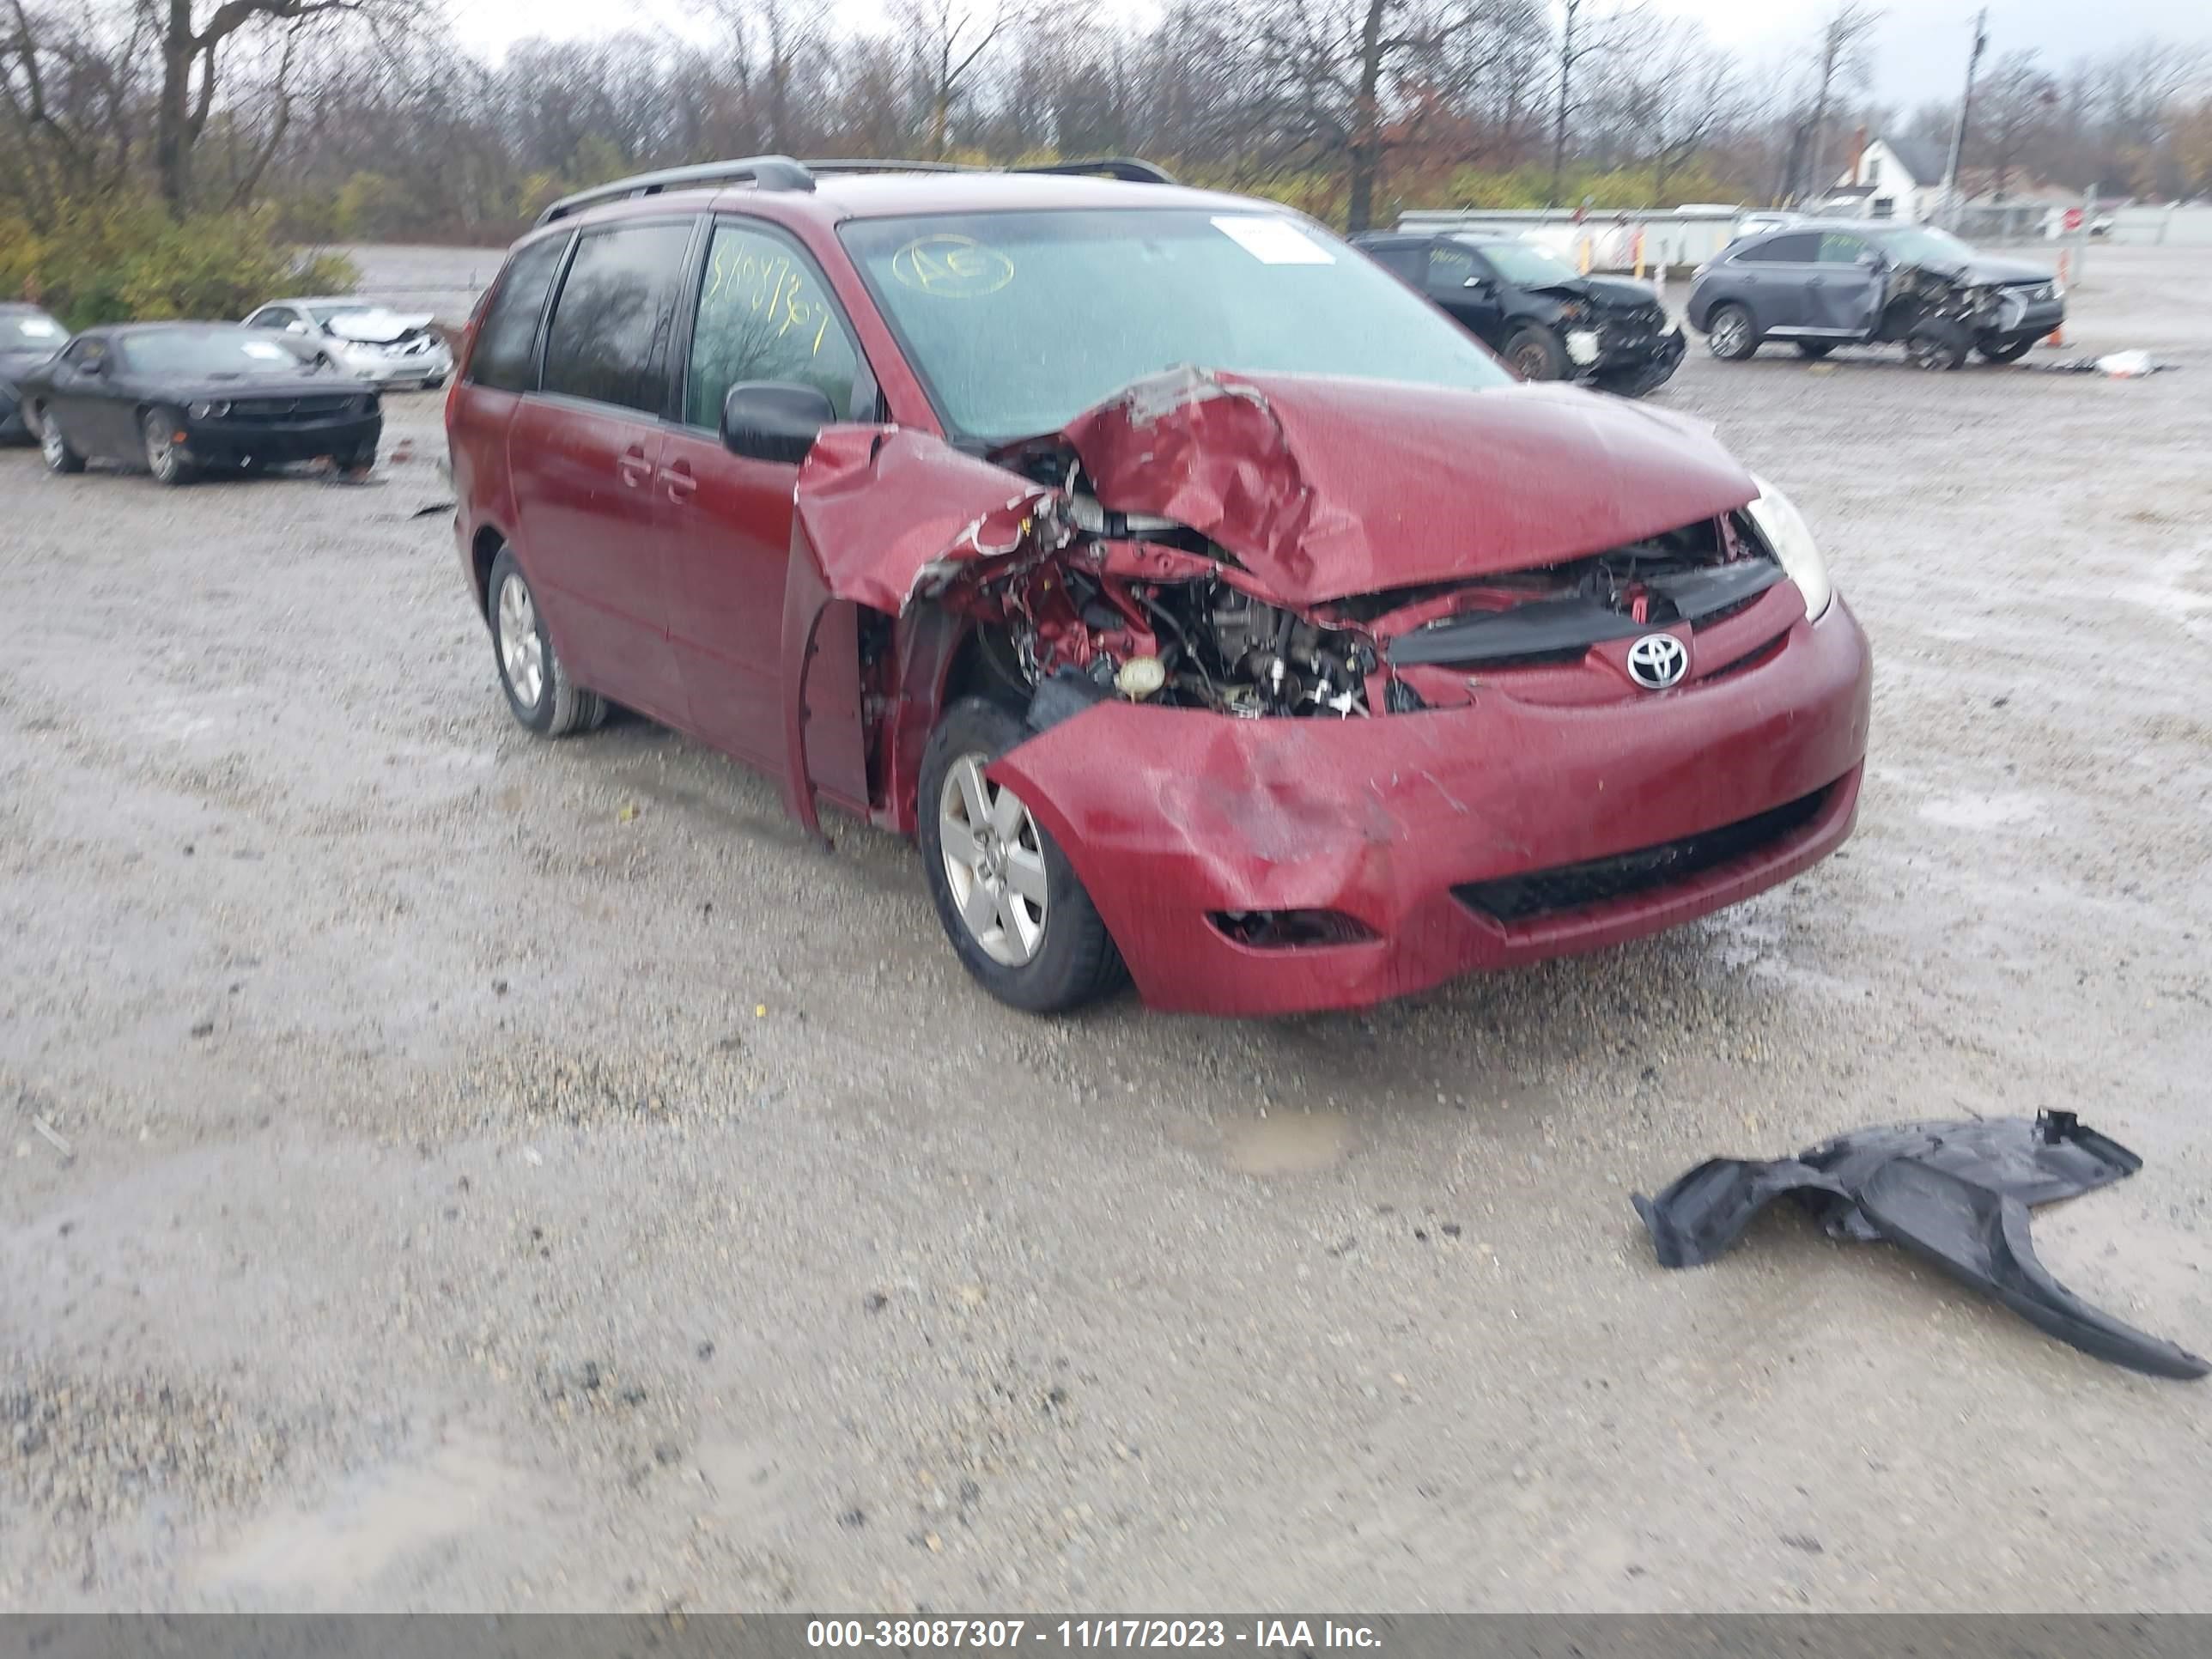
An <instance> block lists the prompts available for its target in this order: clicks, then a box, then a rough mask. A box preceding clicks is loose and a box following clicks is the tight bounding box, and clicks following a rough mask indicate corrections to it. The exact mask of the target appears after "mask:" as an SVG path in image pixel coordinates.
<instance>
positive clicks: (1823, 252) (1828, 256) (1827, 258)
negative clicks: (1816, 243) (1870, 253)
mask: <svg viewBox="0 0 2212 1659" xmlns="http://www.w3.org/2000/svg"><path fill="white" fill-rule="evenodd" d="M1866 251H1867V245H1866V244H1865V243H1864V242H1863V241H1861V240H1859V239H1858V238H1857V237H1856V236H1844V235H1839V234H1837V233H1836V232H1834V231H1830V232H1829V233H1828V234H1826V235H1825V236H1823V237H1821V238H1820V263H1821V264H1824V265H1855V264H1858V262H1859V258H1860V256H1862V255H1863V254H1864V253H1865V252H1866Z"/></svg>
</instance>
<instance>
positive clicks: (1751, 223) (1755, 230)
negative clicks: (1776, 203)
mask: <svg viewBox="0 0 2212 1659" xmlns="http://www.w3.org/2000/svg"><path fill="white" fill-rule="evenodd" d="M1803 217H1804V215H1803V214H1802V213H1789V212H1785V211H1784V210H1781V209H1779V208H1775V209H1771V210H1761V211H1759V212H1757V213H1747V214H1745V215H1744V216H1743V217H1742V218H1741V219H1739V220H1737V221H1736V222H1735V229H1734V230H1732V231H1730V232H1729V242H1730V243H1735V242H1741V240H1743V239H1744V238H1745V237H1747V236H1758V235H1761V234H1765V232H1767V231H1770V230H1780V229H1781V228H1783V227H1784V225H1794V224H1796V222H1798V221H1799V220H1801V219H1802V218H1803Z"/></svg>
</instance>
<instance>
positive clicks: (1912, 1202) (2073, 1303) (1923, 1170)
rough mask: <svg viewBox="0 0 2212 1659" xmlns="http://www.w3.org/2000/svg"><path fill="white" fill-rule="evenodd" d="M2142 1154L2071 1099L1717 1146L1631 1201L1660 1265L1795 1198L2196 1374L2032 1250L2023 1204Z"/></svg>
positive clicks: (2059, 1328) (2116, 1356) (2084, 1345)
mask: <svg viewBox="0 0 2212 1659" xmlns="http://www.w3.org/2000/svg"><path fill="white" fill-rule="evenodd" d="M2140 1169H2142V1159H2141V1158H2138V1157H2136V1154H2135V1153H2133V1152H2130V1151H2129V1150H2128V1149H2127V1148H2126V1147H2124V1146H2121V1145H2119V1144H2118V1142H2117V1141H2113V1140H2111V1139H2107V1138H2106V1137H2105V1136H2103V1135H2101V1134H2099V1133H2097V1132H2096V1131H2095V1130H2093V1129H2090V1128H2088V1127H2085V1126H2084V1125H2083V1124H2082V1123H2081V1121H2080V1120H2079V1119H2078V1118H2077V1117H2075V1115H2074V1114H2073V1113H2071V1112H2043V1113H2039V1114H2038V1115H2037V1116H2036V1118H2035V1120H2034V1121H2033V1122H2032V1123H2031V1122H2029V1121H2027V1120H2026V1119H2022V1118H1992V1119H1971V1120H1968V1121H1963V1122H1955V1123H1907V1124H1899V1125H1897V1126H1895V1127H1887V1128H1875V1129H1862V1130H1858V1131H1856V1132H1854V1133H1850V1134H1844V1135H1838V1136H1837V1137H1836V1138H1835V1139H1832V1140H1829V1141H1826V1142H1823V1143H1822V1144H1821V1145H1820V1146H1814V1147H1812V1148H1810V1149H1808V1150H1807V1151H1805V1152H1801V1153H1799V1154H1798V1155H1797V1156H1796V1158H1776V1159H1772V1160H1771V1161H1767V1162H1763V1163H1762V1162H1753V1161H1749V1160H1746V1159H1742V1158H1711V1159H1709V1160H1708V1161H1706V1162H1705V1163H1703V1164H1699V1165H1698V1166H1697V1167H1696V1168H1695V1169H1693V1170H1689V1171H1688V1172H1686V1174H1684V1175H1682V1176H1680V1177H1679V1178H1678V1179H1676V1180H1675V1181H1674V1182H1673V1183H1672V1184H1671V1185H1669V1186H1668V1188H1666V1189H1665V1190H1664V1191H1662V1193H1660V1194H1659V1195H1658V1196H1657V1197H1656V1198H1646V1197H1644V1195H1643V1194H1640V1193H1639V1194H1636V1195H1635V1197H1634V1199H1633V1200H1632V1202H1633V1203H1634V1205H1635V1206H1636V1212H1637V1214H1638V1216H1639V1217H1641V1218H1642V1219H1643V1221H1644V1227H1645V1229H1646V1231H1649V1232H1650V1235H1651V1243H1652V1246H1653V1249H1655V1251H1656V1254H1657V1255H1658V1258H1659V1264H1660V1266H1662V1267H1699V1266H1702V1265H1703V1264H1705V1263H1706V1262H1709V1261H1712V1260H1713V1259H1714V1258H1715V1257H1717V1256H1718V1255H1722V1254H1723V1252H1725V1251H1726V1250H1728V1249H1729V1248H1730V1247H1731V1246H1732V1245H1734V1244H1735V1242H1736V1240H1737V1239H1739V1238H1740V1237H1742V1235H1743V1231H1744V1230H1745V1228H1747V1227H1748V1226H1749V1225H1751V1222H1752V1220H1753V1218H1755V1217H1756V1216H1757V1215H1758V1214H1759V1212H1760V1211H1762V1210H1764V1209H1765V1208H1766V1206H1768V1205H1770V1204H1771V1203H1772V1202H1774V1201H1775V1200H1777V1199H1779V1198H1784V1197H1787V1198H1790V1199H1791V1200H1795V1201H1796V1203H1798V1204H1799V1205H1800V1206H1802V1207H1804V1208H1805V1209H1806V1210H1808V1211H1809V1212H1811V1213H1812V1214H1813V1215H1814V1217H1815V1218H1818V1219H1819V1220H1820V1223H1821V1224H1822V1225H1824V1226H1825V1227H1826V1229H1827V1231H1828V1232H1829V1233H1830V1234H1831V1235H1832V1236H1833V1237H1837V1238H1846V1239H1859V1240H1869V1241H1871V1240H1881V1239H1887V1240H1889V1241H1891V1242H1892V1243H1898V1244H1901V1245H1903V1246H1904V1247H1905V1249H1908V1250H1911V1252H1912V1253H1913V1254H1914V1255H1917V1256H1919V1257H1920V1258H1921V1259H1922V1260H1923V1261H1927V1262H1929V1263H1930V1264H1931V1265H1932V1266H1934V1267H1939V1268H1941V1269H1942V1271H1943V1272H1945V1273H1948V1274H1949V1275H1950V1276H1951V1277H1952V1278H1954V1279H1958V1280H1959V1281H1960V1283H1961V1284H1964V1285H1970V1286H1972V1288H1973V1289H1975V1290H1978V1291H1982V1292H1983V1293H1984V1294H1985V1295H1988V1296H1990V1297H1995V1298H1996V1300H1997V1301H1999V1302H2002V1303H2003V1304H2005V1306H2007V1307H2008V1308H2010V1309H2011V1310H2013V1311H2014V1312H2015V1313H2017V1314H2019V1315H2020V1316H2021V1317H2022V1318H2024V1319H2026V1320H2027V1321H2028V1322H2030V1323H2032V1324H2033V1325H2035V1326H2037V1327H2038V1328H2040V1329H2042V1330H2045V1331H2047V1332H2049V1333H2050V1334H2051V1335H2053V1336H2055V1337H2057V1339H2058V1340H2060V1341H2062V1342H2067V1343H2070V1344H2071V1345H2073V1346H2075V1347H2077V1348H2080V1349H2081V1350H2082V1351H2083V1352H2086V1353H2090V1354H2093V1355H2095V1356H2096V1357H2097V1358H2100V1359H2107V1360H2110V1361H2112V1363H2113V1364H2117V1365H2124V1366H2126V1367H2128V1368H2129V1369H2130V1370H2138V1371H2144V1372H2148V1374H2149V1375H2151V1376H2171V1377H2179V1378H2184V1379H2190V1378H2196V1377H2201V1376H2204V1375H2206V1374H2207V1372H2208V1370H2212V1366H2208V1365H2207V1364H2206V1363H2205V1362H2204V1361H2203V1359H2200V1358H2197V1356H2196V1355H2195V1354H2193V1353H2191V1352H2188V1351H2187V1350H2186V1349H2184V1348H2179V1347H2177V1346H2174V1345H2173V1344H2172V1343H2171V1342H2167V1341H2166V1340H2162V1339H2160V1338H2158V1337H2154V1336H2151V1335H2149V1334H2147V1333H2145V1332H2142V1331H2139V1330H2137V1329H2136V1328H2134V1327H2133V1326H2131V1325H2128V1324H2125V1323H2123V1322H2121V1321H2119V1320H2117V1319H2114V1318H2113V1317H2112V1316H2111V1315H2109V1314H2107V1313H2104V1312H2102V1311H2101V1310H2098V1309H2096V1308H2093V1307H2091V1306H2090V1305H2089V1304H2087V1303H2085V1302H2083V1301H2082V1300H2081V1297H2078V1296H2076V1295H2075V1294H2074V1292H2072V1291H2069V1290H2068V1289H2067V1288H2066V1287H2065V1286H2064V1285H2061V1284H2059V1283H2058V1281H2057V1279H2053V1278H2052V1277H2051V1274H2050V1273H2049V1271H2048V1270H2047V1269H2045V1267H2044V1266H2043V1264H2042V1263H2041V1262H2040V1261H2037V1260H2036V1257H2035V1249H2034V1245H2033V1242H2032V1241H2031V1239H2030V1238H2029V1236H2028V1217H2027V1212H2028V1211H2029V1209H2030V1208H2032V1207H2033V1206H2037V1205H2040V1204H2047V1203H2050V1202H2052V1201H2053V1200H2057V1199H2063V1198H2073V1197H2075V1196H2077V1195H2078V1194H2082V1193H2087V1192H2091V1191H2093V1190H2095V1189H2096V1188H2100V1187H2104V1186H2108V1185H2110V1184H2111V1183H2112V1182H2115V1181H2118V1180H2121V1179H2123V1178H2124V1177H2125V1176H2131V1175H2133V1174H2135V1173H2136V1171H2137V1170H2140Z"/></svg>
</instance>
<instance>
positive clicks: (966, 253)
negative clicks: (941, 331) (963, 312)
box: [891, 231, 1014, 300]
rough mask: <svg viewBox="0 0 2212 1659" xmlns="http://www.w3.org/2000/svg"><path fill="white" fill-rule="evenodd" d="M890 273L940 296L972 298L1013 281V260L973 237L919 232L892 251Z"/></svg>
mask: <svg viewBox="0 0 2212 1659" xmlns="http://www.w3.org/2000/svg"><path fill="white" fill-rule="evenodd" d="M891 275H892V276H895V277H896V278H897V279H898V280H899V281H900V282H902V283H904V284H905V285H906V286H907V287H908V288H918V289H921V291H922V292H923V293H924V294H929V295H935V296H937V297H938V298H939V299H945V300H973V299H977V298H980V297H981V296H982V295H986V294H996V293H997V292H998V291H999V290H1000V289H1002V288H1004V287H1006V284H1007V283H1011V282H1012V281H1013V280H1014V262H1013V261H1012V259H1011V258H1008V257H1007V256H1006V254H1004V253H1001V252H1000V251H999V250H998V249H997V248H994V247H986V246H983V244H982V243H981V242H979V241H976V240H975V239H974V238H973V237H969V236H955V235H953V234H951V232H949V231H940V232H939V233H938V234H936V235H934V236H918V237H916V238H915V240H913V241H911V242H908V244H907V245H906V246H904V247H902V248H901V249H900V250H899V251H898V252H896V253H894V254H893V255H891Z"/></svg>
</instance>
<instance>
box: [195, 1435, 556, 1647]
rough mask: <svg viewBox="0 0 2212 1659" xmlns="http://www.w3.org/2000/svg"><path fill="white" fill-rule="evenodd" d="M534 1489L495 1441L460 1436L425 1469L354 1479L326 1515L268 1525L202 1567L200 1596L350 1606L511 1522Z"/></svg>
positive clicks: (318, 1512)
mask: <svg viewBox="0 0 2212 1659" xmlns="http://www.w3.org/2000/svg"><path fill="white" fill-rule="evenodd" d="M528 1484H529V1483H528V1478H527V1477H526V1475H524V1474H523V1473H522V1472H521V1471H520V1470H518V1469H516V1468H513V1467H512V1466H511V1465H509V1464H507V1463H506V1462H503V1461H502V1460H501V1458H500V1456H499V1455H498V1452H497V1450H496V1449H495V1448H494V1447H493V1445H492V1444H491V1443H490V1442H489V1440H486V1439H483V1438H479V1437H475V1436H470V1435H459V1436H455V1437H452V1438H450V1439H448V1440H447V1442H446V1443H444V1444H443V1445H441V1446H440V1447H439V1448H438V1449H437V1450H436V1451H435V1452H433V1453H432V1454H431V1455H429V1456H428V1458H426V1459H424V1460H423V1461H422V1462H419V1463H415V1464H411V1465H404V1466H400V1467H397V1468H395V1467H392V1466H390V1465H386V1466H385V1467H382V1468H375V1469H370V1470H367V1471H364V1472H363V1473H362V1474H357V1475H355V1476H352V1477H350V1478H349V1479H348V1480H345V1481H344V1482H343V1483H342V1484H341V1485H340V1486H339V1487H338V1489H337V1492H334V1493H333V1494H332V1495H331V1498H330V1499H329V1501H328V1502H326V1503H325V1504H323V1505H322V1506H321V1507H320V1508H319V1509H315V1510H297V1509H290V1508H287V1509H282V1510H275V1511H272V1512H270V1513H269V1514H266V1515H264V1516H261V1517H260V1518H259V1519H258V1520H256V1521H254V1522H252V1523H250V1524H249V1525H248V1526H247V1527H246V1528H245V1530H244V1531H242V1532H241V1533H240V1534H238V1535H237V1536H236V1537H235V1538H234V1539H233V1540H232V1541H231V1542H230V1543H229V1544H228V1546H227V1547H224V1548H222V1549H221V1550H219V1551H217V1552H216V1553H213V1554H212V1555H210V1557H208V1558H207V1559H204V1561H203V1562H202V1564H201V1565H200V1567H199V1569H198V1571H197V1573H196V1574H195V1575H194V1577H196V1579H197V1588H198V1589H201V1590H203V1591H212V1592H216V1593H217V1594H220V1595H224V1596H226V1597H230V1596H235V1597H239V1598H241V1599H243V1600H246V1601H250V1602H261V1601H268V1602H273V1603H275V1604H276V1605H279V1606H283V1607H314V1606H319V1605H323V1604H327V1603H332V1602H346V1601H353V1600H355V1599H356V1598H357V1597H358V1596H359V1595H361V1594H362V1592H363V1591H365V1590H366V1589H368V1587H369V1586H371V1585H372V1584H373V1583H374V1582H375V1581H376V1580H377V1578H378V1577H380V1576H381V1575H382V1574H383V1573H385V1572H386V1571H387V1570H389V1569H391V1568H392V1567H393V1566H395V1565H398V1564H400V1563H402V1562H404V1561H406V1560H407V1559H410V1557H415V1556H419V1555H420V1554H422V1553H423V1552H424V1551H426V1550H428V1549H429V1548H431V1547H434V1546H437V1545H440V1544H442V1543H444V1542H446V1541H447V1540H449V1539H453V1538H456V1537H459V1536H460V1535H461V1534H465V1533H468V1532H471V1531H474V1530H477V1529H478V1528H483V1527H484V1526H485V1525H487V1524H488V1523H489V1522H492V1521H493V1520H494V1518H495V1517H501V1516H511V1514H512V1512H513V1510H514V1509H515V1508H516V1507H517V1504H518V1500H519V1499H520V1498H521V1497H522V1496H523V1495H524V1493H525V1492H526V1487H527V1486H528Z"/></svg>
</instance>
